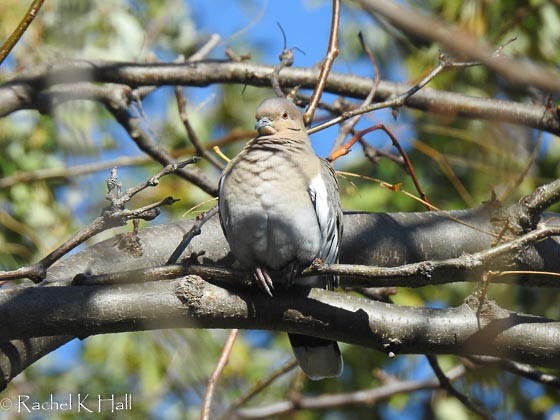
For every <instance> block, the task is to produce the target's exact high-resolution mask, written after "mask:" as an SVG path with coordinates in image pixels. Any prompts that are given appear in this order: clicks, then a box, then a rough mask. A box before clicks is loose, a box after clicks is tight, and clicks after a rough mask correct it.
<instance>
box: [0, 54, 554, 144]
mask: <svg viewBox="0 0 560 420" xmlns="http://www.w3.org/2000/svg"><path fill="white" fill-rule="evenodd" d="M273 71H274V67H272V66H265V65H259V64H252V63H245V62H244V63H236V62H196V63H173V64H165V63H142V64H139V63H122V62H121V63H119V62H110V61H91V60H89V61H87V62H86V61H70V62H64V63H63V64H52V65H50V66H49V67H47V68H44V69H42V70H38V71H37V72H35V73H33V74H32V75H28V76H22V77H20V78H17V79H14V80H12V81H11V82H8V83H5V84H4V85H2V86H0V117H2V116H5V115H8V114H10V113H12V112H15V111H17V110H20V109H41V104H43V103H46V102H48V97H49V91H51V90H53V88H54V87H55V86H52V85H58V84H73V83H76V82H85V81H87V82H89V81H94V82H100V83H118V84H121V85H122V84H125V85H129V86H152V85H157V86H161V85H177V84H180V85H188V86H207V85H209V84H213V83H239V84H244V85H252V86H265V87H268V86H270V78H271V75H272V72H273ZM317 77H318V72H317V71H316V70H315V69H312V68H297V67H290V68H285V69H284V70H283V71H282V74H281V75H280V83H281V84H282V86H284V87H286V88H289V87H295V86H301V87H302V88H308V89H312V88H313V87H314V86H315V84H316V82H317ZM372 85H373V83H372V80H371V79H369V78H363V77H358V76H353V75H346V74H340V73H332V72H331V73H330V74H329V78H328V79H327V81H326V85H325V91H328V92H330V93H333V94H336V95H343V96H348V97H354V98H361V99H363V98H365V97H366V96H367V95H368V93H369V92H370V91H371V89H372ZM45 87H47V89H45ZM407 89H410V86H406V85H401V84H397V83H391V82H387V81H380V82H379V85H378V88H377V91H376V97H375V100H377V101H385V102H386V101H387V100H388V99H390V98H395V97H397V96H398V95H401V94H402V92H403V91H406V90H407ZM75 99H77V98H75ZM396 102H398V101H396ZM396 102H395V103H396ZM389 105H391V103H389ZM405 105H406V106H409V107H412V108H416V109H420V110H423V111H427V112H434V113H439V114H444V115H450V114H451V115H456V116H459V117H466V118H482V119H489V120H493V121H504V122H510V123H514V124H522V125H526V126H529V127H533V128H537V129H542V130H545V131H548V132H550V133H553V134H560V118H558V115H557V113H556V112H554V111H553V110H551V109H549V107H547V106H545V105H539V104H524V103H518V102H511V101H505V100H498V99H488V98H475V97H471V96H466V95H461V94H457V93H452V92H446V91H438V90H435V89H430V88H424V89H422V90H420V91H418V92H417V93H416V94H414V95H413V96H410V97H409V98H408V99H407V100H406V104H405ZM384 106H385V105H384Z"/></svg>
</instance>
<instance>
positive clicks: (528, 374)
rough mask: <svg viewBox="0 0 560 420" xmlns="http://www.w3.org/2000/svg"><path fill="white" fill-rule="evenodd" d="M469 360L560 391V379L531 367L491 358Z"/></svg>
mask: <svg viewBox="0 0 560 420" xmlns="http://www.w3.org/2000/svg"><path fill="white" fill-rule="evenodd" d="M467 359H468V360H470V361H471V362H473V363H475V364H477V365H481V366H491V367H495V368H498V369H501V370H505V371H507V372H510V373H513V374H515V375H519V376H522V377H524V378H527V379H530V380H531V381H534V382H538V383H540V384H543V385H547V386H551V387H554V388H557V389H560V377H558V376H555V375H552V374H549V373H543V372H541V371H540V370H538V369H536V368H534V367H533V366H530V365H526V364H523V363H519V362H514V361H512V360H506V359H500V358H498V357H491V356H469V357H468V358H467Z"/></svg>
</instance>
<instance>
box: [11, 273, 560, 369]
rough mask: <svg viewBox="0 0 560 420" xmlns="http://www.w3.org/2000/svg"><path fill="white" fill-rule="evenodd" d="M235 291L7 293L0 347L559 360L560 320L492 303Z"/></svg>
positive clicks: (179, 284)
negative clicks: (195, 347)
mask: <svg viewBox="0 0 560 420" xmlns="http://www.w3.org/2000/svg"><path fill="white" fill-rule="evenodd" d="M228 287H229V289H230V290H227V289H224V288H221V287H218V286H215V285H213V284H210V283H208V282H206V281H204V280H202V279H201V278H200V277H197V276H187V277H183V278H180V279H178V280H163V281H159V282H148V283H139V284H122V285H115V286H81V287H76V286H60V287H26V288H23V289H19V290H17V289H13V290H6V291H0V305H1V306H2V308H3V310H5V311H9V313H10V314H11V315H12V316H11V317H10V318H9V319H5V320H3V322H2V324H1V325H0V340H2V341H6V340H12V339H17V338H29V337H35V336H50V335H60V334H63V335H79V336H84V335H92V334H105V333H109V332H122V331H137V330H147V329H161V328H185V327H187V328H192V327H195V328H228V329H230V328H243V329H266V330H275V331H285V332H290V333H296V334H304V335H311V336H316V337H321V338H325V339H329V340H336V341H341V342H346V343H351V344H358V345H362V346H366V347H370V348H373V349H376V350H379V351H382V352H385V353H389V352H392V353H394V354H397V355H398V354H410V353H414V354H426V353H430V354H456V355H463V356H465V355H480V354H482V355H488V356H496V357H507V358H508V359H511V360H515V361H519V362H522V363H528V364H532V365H537V366H543V367H558V365H559V363H560V348H559V347H558V345H557V344H558V337H559V336H560V323H559V322H555V321H553V320H550V319H546V318H542V317H538V316H533V315H526V314H520V313H515V312H511V311H507V310H505V309H502V308H500V307H498V306H497V305H495V304H494V303H492V302H484V303H483V304H482V306H483V310H481V311H479V308H480V307H481V304H480V302H479V301H478V299H475V298H471V299H470V300H468V302H467V303H465V304H463V305H461V306H458V307H455V308H447V309H431V308H417V307H406V306H400V305H388V304H386V303H382V302H376V301H372V300H366V299H362V298H357V297H353V296H350V295H347V294H342V293H336V292H332V291H327V290H321V289H313V290H311V291H309V290H305V289H304V290H301V289H299V290H300V292H299V293H298V289H297V288H293V289H291V290H282V291H280V290H277V292H276V293H275V296H274V299H270V298H269V297H268V296H267V295H265V294H264V293H262V292H261V291H260V290H258V289H257V288H256V287H251V288H247V287H234V286H233V285H230V286H228ZM140 296H141V299H140V298H139V297H140ZM477 312H478V314H477ZM92 320H95V322H92Z"/></svg>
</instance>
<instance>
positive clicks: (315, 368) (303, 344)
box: [288, 334, 343, 381]
mask: <svg viewBox="0 0 560 420" xmlns="http://www.w3.org/2000/svg"><path fill="white" fill-rule="evenodd" d="M288 338H289V339H290V344H291V345H292V349H293V350H294V355H295V356H296V360H297V362H298V364H299V367H300V368H301V369H302V370H303V371H304V372H305V374H306V375H307V376H308V377H309V379H313V380H314V381H318V380H319V379H325V378H334V377H337V376H340V374H341V373H342V368H343V362H342V356H341V354H340V349H339V348H338V343H337V342H336V341H331V340H325V339H323V338H316V337H310V336H308V335H300V334H288Z"/></svg>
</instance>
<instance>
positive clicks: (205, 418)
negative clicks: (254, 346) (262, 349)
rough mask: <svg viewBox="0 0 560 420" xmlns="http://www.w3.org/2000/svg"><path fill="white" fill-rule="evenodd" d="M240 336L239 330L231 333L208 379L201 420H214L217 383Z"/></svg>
mask: <svg viewBox="0 0 560 420" xmlns="http://www.w3.org/2000/svg"><path fill="white" fill-rule="evenodd" d="M238 334H239V330H238V329H233V330H231V331H230V333H229V336H228V339H227V341H226V344H225V345H224V349H223V350H222V355H221V356H220V359H219V360H218V364H217V365H216V368H215V369H214V372H212V375H211V376H210V379H208V385H207V387H206V392H205V393H204V399H203V400H202V410H201V413H200V419H201V420H209V419H210V418H213V417H212V416H211V409H212V398H213V397H214V390H215V389H216V383H217V382H218V379H219V378H220V375H221V374H222V371H223V370H224V368H225V367H226V365H227V364H228V361H229V355H230V354H231V350H232V349H233V344H234V343H235V339H236V338H237V335H238Z"/></svg>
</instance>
